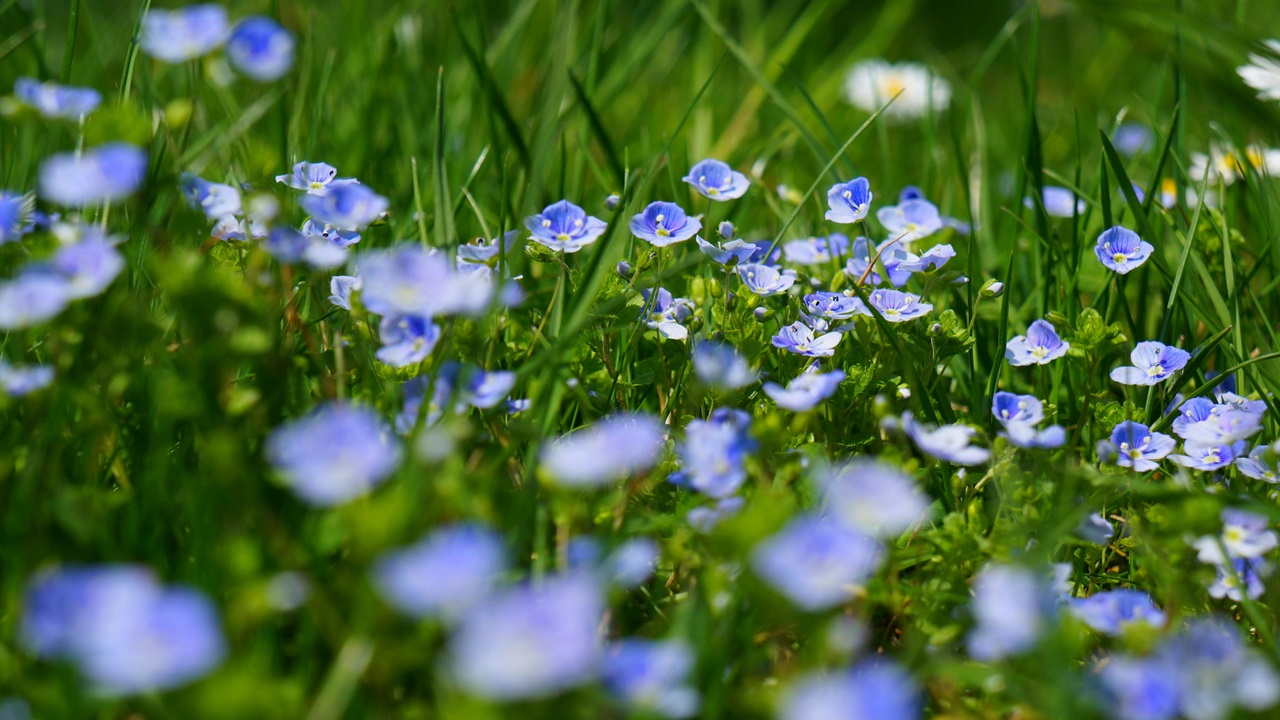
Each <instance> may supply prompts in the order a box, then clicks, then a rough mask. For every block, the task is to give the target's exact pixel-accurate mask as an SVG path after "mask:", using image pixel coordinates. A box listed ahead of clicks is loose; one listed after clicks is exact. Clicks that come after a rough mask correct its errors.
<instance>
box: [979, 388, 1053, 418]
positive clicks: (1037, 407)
mask: <svg viewBox="0 0 1280 720" xmlns="http://www.w3.org/2000/svg"><path fill="white" fill-rule="evenodd" d="M991 414H992V415H995V416H996V421H997V422H999V423H1000V424H1001V425H1006V424H1008V423H1011V422H1021V423H1027V424H1028V425H1038V424H1039V423H1040V422H1041V421H1042V420H1044V404H1043V403H1041V402H1040V400H1039V399H1038V398H1037V397H1035V396H1034V395H1014V394H1013V393H1011V392H1005V391H1003V390H1001V391H1000V392H997V393H996V394H995V397H994V398H992V400H991Z"/></svg>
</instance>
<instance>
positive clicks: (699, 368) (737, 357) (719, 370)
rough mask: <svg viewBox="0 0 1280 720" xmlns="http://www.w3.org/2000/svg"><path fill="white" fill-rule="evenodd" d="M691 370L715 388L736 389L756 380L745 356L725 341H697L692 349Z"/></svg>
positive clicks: (705, 383)
mask: <svg viewBox="0 0 1280 720" xmlns="http://www.w3.org/2000/svg"><path fill="white" fill-rule="evenodd" d="M693 371H694V374H695V375H697V376H698V380H700V381H702V383H703V384H704V385H706V386H707V387H710V388H714V389H716V390H726V391H728V390H737V389H738V388H741V387H745V386H747V385H750V384H751V383H753V382H755V381H756V372H755V371H754V370H752V369H751V366H750V365H748V364H747V360H746V358H744V357H742V354H741V353H739V352H738V349H737V348H735V347H734V346H732V345H729V344H727V343H720V342H711V341H707V340H704V341H702V342H700V343H698V344H697V345H696V346H695V347H694V349H693Z"/></svg>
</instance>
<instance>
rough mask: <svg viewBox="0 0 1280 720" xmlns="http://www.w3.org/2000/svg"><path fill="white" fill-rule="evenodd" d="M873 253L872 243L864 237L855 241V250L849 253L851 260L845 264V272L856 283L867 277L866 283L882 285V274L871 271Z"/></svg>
mask: <svg viewBox="0 0 1280 720" xmlns="http://www.w3.org/2000/svg"><path fill="white" fill-rule="evenodd" d="M874 259H875V258H874V256H873V253H872V252H871V242H870V241H869V240H867V239H866V238H864V237H857V238H854V239H853V248H852V250H851V251H850V253H849V259H848V260H847V261H846V262H845V265H844V272H845V274H846V275H848V276H849V277H850V278H852V279H853V280H854V282H859V281H862V280H863V279H864V277H865V279H866V281H868V282H870V283H871V284H872V285H879V284H880V274H879V273H877V272H876V271H875V270H873V269H871V268H872V265H871V262H872V260H874Z"/></svg>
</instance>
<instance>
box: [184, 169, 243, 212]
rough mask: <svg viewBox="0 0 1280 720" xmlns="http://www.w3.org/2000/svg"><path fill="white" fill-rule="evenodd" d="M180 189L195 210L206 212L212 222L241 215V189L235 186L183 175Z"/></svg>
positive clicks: (187, 173) (189, 174)
mask: <svg viewBox="0 0 1280 720" xmlns="http://www.w3.org/2000/svg"><path fill="white" fill-rule="evenodd" d="M178 187H180V188H181V189H182V195H183V197H185V198H186V199H187V204H188V205H190V206H191V208H192V209H194V210H200V211H202V212H204V214H205V216H206V217H208V218H209V219H210V220H219V219H221V218H224V217H226V216H228V215H239V214H240V189H239V188H237V187H235V186H234V185H223V184H220V183H212V182H209V181H208V180H205V179H204V178H202V177H200V176H199V175H193V174H192V173H189V172H184V173H182V176H181V177H180V178H179V181H178Z"/></svg>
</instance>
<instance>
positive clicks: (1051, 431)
mask: <svg viewBox="0 0 1280 720" xmlns="http://www.w3.org/2000/svg"><path fill="white" fill-rule="evenodd" d="M991 412H992V414H993V415H995V416H996V421H997V422H999V423H1000V424H1001V425H1002V426H1004V429H1005V432H1004V433H1001V435H1002V436H1004V437H1006V438H1008V439H1009V442H1011V443H1013V444H1014V445H1016V446H1018V447H1020V448H1056V447H1060V446H1061V445H1062V444H1063V443H1065V442H1066V440H1067V435H1066V430H1064V429H1063V428H1062V426H1060V425H1051V426H1049V427H1048V428H1045V429H1044V430H1037V429H1036V425H1039V424H1040V423H1041V421H1043V420H1044V405H1043V404H1042V403H1041V402H1040V401H1039V400H1038V399H1036V398H1035V397H1033V396H1031V395H1014V394H1013V393H1007V392H998V393H996V395H995V398H994V399H993V402H992V407H991Z"/></svg>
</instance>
